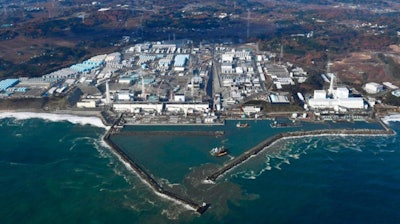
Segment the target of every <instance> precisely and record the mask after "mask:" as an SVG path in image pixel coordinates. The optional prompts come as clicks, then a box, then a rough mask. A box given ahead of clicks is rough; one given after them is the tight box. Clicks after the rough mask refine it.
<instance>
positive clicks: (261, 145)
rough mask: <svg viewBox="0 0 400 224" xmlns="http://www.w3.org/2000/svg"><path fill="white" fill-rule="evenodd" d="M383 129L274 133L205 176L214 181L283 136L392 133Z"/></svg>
mask: <svg viewBox="0 0 400 224" xmlns="http://www.w3.org/2000/svg"><path fill="white" fill-rule="evenodd" d="M384 128H385V130H375V129H333V130H331V129H324V130H315V131H296V132H286V133H280V134H277V135H274V136H272V137H270V138H268V139H266V140H265V141H263V142H261V143H259V144H258V145H256V146H254V147H253V148H251V149H249V150H247V151H246V152H245V153H243V154H242V155H240V156H238V157H236V158H235V159H233V160H231V161H230V162H228V163H226V164H225V165H224V166H223V167H221V168H220V169H218V170H217V171H215V172H214V173H212V174H210V175H209V176H207V178H206V179H207V180H211V181H215V180H216V179H217V178H218V177H220V176H222V175H223V174H225V173H226V172H228V171H229V170H231V169H233V168H234V167H236V166H237V165H239V164H241V163H243V162H245V161H246V160H248V159H249V158H250V157H251V156H253V155H257V154H258V153H259V152H261V151H262V150H264V149H265V148H266V147H269V146H271V145H272V144H273V143H274V142H276V141H278V140H280V139H284V138H296V137H302V136H321V135H392V134H394V132H393V130H391V129H390V128H388V127H387V126H385V125H384Z"/></svg>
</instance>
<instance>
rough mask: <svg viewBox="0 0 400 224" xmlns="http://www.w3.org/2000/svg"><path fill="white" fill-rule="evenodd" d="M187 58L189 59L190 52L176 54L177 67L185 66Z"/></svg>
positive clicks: (175, 64)
mask: <svg viewBox="0 0 400 224" xmlns="http://www.w3.org/2000/svg"><path fill="white" fill-rule="evenodd" d="M186 60H189V55H188V54H178V55H176V56H175V63H174V66H175V67H183V66H185V64H186Z"/></svg>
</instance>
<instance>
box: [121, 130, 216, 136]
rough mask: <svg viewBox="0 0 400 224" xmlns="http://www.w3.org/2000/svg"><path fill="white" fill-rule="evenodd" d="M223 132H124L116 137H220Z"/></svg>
mask: <svg viewBox="0 0 400 224" xmlns="http://www.w3.org/2000/svg"><path fill="white" fill-rule="evenodd" d="M223 134H224V132H223V131H122V132H118V133H115V135H128V136H129V135H146V136H147V135H171V136H220V135H223Z"/></svg>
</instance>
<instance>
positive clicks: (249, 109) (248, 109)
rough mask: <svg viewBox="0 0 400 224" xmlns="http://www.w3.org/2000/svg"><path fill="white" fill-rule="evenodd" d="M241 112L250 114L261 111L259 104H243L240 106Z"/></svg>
mask: <svg viewBox="0 0 400 224" xmlns="http://www.w3.org/2000/svg"><path fill="white" fill-rule="evenodd" d="M242 110H243V113H245V114H246V115H251V114H255V113H258V112H260V111H261V107H260V106H244V107H243V108H242Z"/></svg>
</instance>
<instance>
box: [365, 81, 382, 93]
mask: <svg viewBox="0 0 400 224" xmlns="http://www.w3.org/2000/svg"><path fill="white" fill-rule="evenodd" d="M364 90H365V91H366V92H367V93H369V94H376V93H379V92H382V91H383V85H381V84H378V83H375V82H369V83H367V84H365V87H364Z"/></svg>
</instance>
